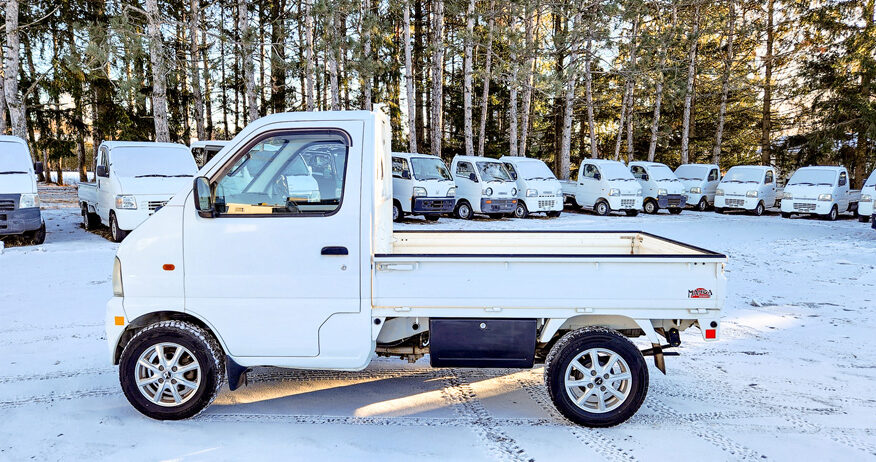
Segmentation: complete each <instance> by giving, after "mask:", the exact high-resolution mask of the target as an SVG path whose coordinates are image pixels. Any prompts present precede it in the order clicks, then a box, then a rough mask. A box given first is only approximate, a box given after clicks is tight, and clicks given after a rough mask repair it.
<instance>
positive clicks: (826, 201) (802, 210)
mask: <svg viewBox="0 0 876 462" xmlns="http://www.w3.org/2000/svg"><path fill="white" fill-rule="evenodd" d="M860 198H861V191H853V190H851V189H849V172H848V170H846V168H845V167H828V166H813V167H803V168H799V169H797V171H796V172H794V174H793V175H791V178H790V179H789V180H788V184H787V185H785V191H784V194H783V195H782V216H783V217H785V218H791V216H792V215H795V214H798V215H817V216H820V217H822V218H824V219H826V220H830V221H833V220H836V219H837V216H838V215H839V214H840V213H846V212H849V213H855V212H857V210H858V201H859V200H860Z"/></svg>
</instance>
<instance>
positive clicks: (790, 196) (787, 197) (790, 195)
mask: <svg viewBox="0 0 876 462" xmlns="http://www.w3.org/2000/svg"><path fill="white" fill-rule="evenodd" d="M793 198H794V195H793V194H791V193H789V192H786V193H782V200H785V199H793Z"/></svg>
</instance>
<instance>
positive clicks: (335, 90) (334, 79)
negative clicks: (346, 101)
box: [326, 9, 341, 111]
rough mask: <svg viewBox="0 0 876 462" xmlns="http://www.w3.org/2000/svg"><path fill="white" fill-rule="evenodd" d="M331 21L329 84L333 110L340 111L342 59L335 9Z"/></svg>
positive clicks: (328, 53)
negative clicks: (339, 74) (339, 61)
mask: <svg viewBox="0 0 876 462" xmlns="http://www.w3.org/2000/svg"><path fill="white" fill-rule="evenodd" d="M329 21H331V27H330V28H329V31H330V34H331V37H330V38H329V45H328V46H329V49H328V51H327V55H328V59H327V61H326V66H327V67H328V72H329V86H330V91H331V110H332V111H339V110H341V95H340V87H339V86H338V73H339V71H340V69H339V64H338V60H340V48H341V45H340V44H339V43H338V42H339V40H340V37H339V36H338V34H339V31H338V29H339V28H338V12H337V10H335V9H333V10H332V12H331V17H330V18H329Z"/></svg>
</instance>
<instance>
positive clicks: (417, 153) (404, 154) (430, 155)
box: [392, 152, 441, 160]
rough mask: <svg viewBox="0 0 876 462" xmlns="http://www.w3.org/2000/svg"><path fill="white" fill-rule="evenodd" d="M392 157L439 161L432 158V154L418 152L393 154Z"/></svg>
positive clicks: (435, 157)
mask: <svg viewBox="0 0 876 462" xmlns="http://www.w3.org/2000/svg"><path fill="white" fill-rule="evenodd" d="M392 156H393V157H403V158H405V159H410V158H411V157H427V158H430V159H439V160H440V159H441V158H440V157H438V156H433V155H432V154H420V153H419V152H393V153H392Z"/></svg>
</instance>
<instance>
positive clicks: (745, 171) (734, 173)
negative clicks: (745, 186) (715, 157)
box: [721, 167, 764, 184]
mask: <svg viewBox="0 0 876 462" xmlns="http://www.w3.org/2000/svg"><path fill="white" fill-rule="evenodd" d="M763 176H764V171H763V169H759V168H753V167H732V168H730V170H728V171H727V174H726V175H724V179H723V180H721V182H722V183H757V184H760V182H761V180H763Z"/></svg>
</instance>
